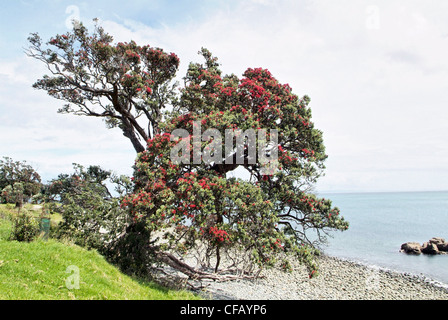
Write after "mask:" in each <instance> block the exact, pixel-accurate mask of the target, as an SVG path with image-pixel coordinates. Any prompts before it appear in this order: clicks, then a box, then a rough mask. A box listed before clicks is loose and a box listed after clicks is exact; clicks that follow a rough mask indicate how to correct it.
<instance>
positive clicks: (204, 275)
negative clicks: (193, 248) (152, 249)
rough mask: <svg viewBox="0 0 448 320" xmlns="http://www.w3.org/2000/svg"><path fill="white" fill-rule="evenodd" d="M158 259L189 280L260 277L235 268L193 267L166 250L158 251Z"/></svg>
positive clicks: (258, 273) (229, 279)
mask: <svg viewBox="0 0 448 320" xmlns="http://www.w3.org/2000/svg"><path fill="white" fill-rule="evenodd" d="M157 258H158V259H159V261H161V262H163V263H165V264H166V265H168V266H170V267H172V268H173V269H175V270H177V271H179V272H181V273H183V274H185V275H186V276H188V278H189V279H191V280H214V281H232V280H239V279H256V278H260V272H257V273H256V274H247V273H245V272H237V271H236V270H231V269H225V270H222V271H220V272H207V271H203V270H199V269H196V268H193V267H192V266H190V265H189V264H187V263H185V262H184V261H182V260H180V259H179V258H177V257H176V256H174V255H173V254H171V253H168V252H158V253H157ZM229 271H234V273H233V274H223V273H224V272H229Z"/></svg>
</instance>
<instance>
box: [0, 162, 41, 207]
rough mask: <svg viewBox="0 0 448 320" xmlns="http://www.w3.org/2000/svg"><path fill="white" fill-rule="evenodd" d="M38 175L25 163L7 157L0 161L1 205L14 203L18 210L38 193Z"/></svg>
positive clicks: (39, 182) (39, 181)
mask: <svg viewBox="0 0 448 320" xmlns="http://www.w3.org/2000/svg"><path fill="white" fill-rule="evenodd" d="M41 187H42V183H41V178H40V175H39V174H38V173H37V172H36V171H35V170H34V169H33V167H31V166H30V165H28V164H26V162H25V161H14V160H12V159H11V158H9V157H3V160H0V190H1V199H2V202H3V203H15V204H16V207H18V208H20V207H21V206H22V205H23V203H24V202H27V201H29V200H30V199H31V197H32V196H33V195H36V194H38V193H39V192H40V189H41Z"/></svg>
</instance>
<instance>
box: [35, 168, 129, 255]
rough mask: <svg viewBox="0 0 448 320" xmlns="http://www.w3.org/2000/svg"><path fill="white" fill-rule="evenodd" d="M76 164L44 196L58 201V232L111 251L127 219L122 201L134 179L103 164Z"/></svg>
mask: <svg viewBox="0 0 448 320" xmlns="http://www.w3.org/2000/svg"><path fill="white" fill-rule="evenodd" d="M73 166H74V173H72V174H60V175H59V176H58V178H57V179H53V180H51V181H50V182H49V184H48V185H46V186H45V188H44V191H43V196H42V199H43V200H44V201H45V202H46V203H47V205H48V204H52V203H54V204H56V205H54V206H52V210H53V211H54V212H59V213H60V214H61V215H62V221H61V222H60V223H59V224H58V227H57V229H56V236H57V237H59V238H69V239H71V240H72V241H74V242H75V243H76V244H78V245H81V246H83V247H86V248H95V249H97V250H99V251H100V252H101V253H103V254H108V253H109V247H110V245H111V243H113V241H114V239H115V238H117V237H118V235H119V234H120V233H122V232H123V230H124V229H125V225H126V223H127V215H126V213H125V212H124V211H123V210H121V209H120V201H121V199H122V197H123V194H124V193H126V192H128V191H129V188H130V184H131V181H130V179H129V178H127V177H125V176H116V175H114V174H112V173H111V172H110V171H106V170H104V169H102V168H101V167H99V166H89V167H87V168H85V167H83V166H81V165H79V164H74V165H73ZM110 187H115V190H109V188H110Z"/></svg>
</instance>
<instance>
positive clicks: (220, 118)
mask: <svg viewBox="0 0 448 320" xmlns="http://www.w3.org/2000/svg"><path fill="white" fill-rule="evenodd" d="M200 53H201V54H202V55H203V57H204V58H205V62H206V63H205V65H201V64H191V65H190V67H189V70H188V73H187V76H186V78H185V79H186V87H185V88H184V89H183V90H182V95H181V97H180V102H179V104H178V105H177V106H176V107H177V108H176V109H175V110H174V111H173V112H172V114H171V117H170V118H169V119H168V120H167V121H166V122H165V123H163V124H162V125H161V126H160V127H161V128H162V129H163V131H164V133H161V134H159V135H156V136H155V137H154V138H153V139H150V140H149V141H148V147H147V150H146V151H145V152H142V153H139V154H138V158H137V161H136V165H135V173H134V179H135V180H134V182H135V189H134V192H133V194H131V195H128V196H127V197H126V198H125V200H124V201H123V205H124V206H126V207H128V208H129V209H130V212H131V214H132V216H133V219H134V221H136V222H138V223H142V222H144V223H145V224H146V225H147V228H149V229H150V230H152V231H154V232H155V231H157V232H163V233H164V237H165V238H167V239H168V240H169V241H167V242H166V243H165V245H164V246H162V249H163V250H167V251H173V250H174V251H179V250H183V251H185V250H193V249H197V248H198V241H196V240H200V243H201V244H206V246H207V250H206V251H207V255H211V254H212V253H213V254H215V256H216V265H215V272H216V271H218V267H219V263H220V253H221V252H222V251H223V250H224V251H225V252H226V253H227V254H229V253H230V252H231V250H229V248H236V249H238V250H236V251H235V252H237V253H236V254H235V255H234V256H233V257H232V261H237V260H238V257H241V252H246V255H247V257H248V258H249V260H250V261H251V262H253V263H255V264H256V265H259V266H263V265H265V266H266V265H268V266H269V265H273V264H274V263H275V262H276V257H278V256H279V255H283V254H285V253H288V254H293V255H295V256H296V257H298V258H299V259H300V260H301V261H303V262H304V263H306V264H307V265H308V267H309V270H310V274H311V275H314V274H316V267H317V266H316V265H315V264H314V261H313V256H314V255H315V254H317V251H316V245H317V244H318V243H320V241H323V240H324V238H323V235H324V234H325V233H326V232H328V231H329V230H345V229H346V228H347V227H348V223H347V222H346V221H345V220H344V219H343V217H341V216H340V215H339V209H338V208H333V207H332V205H331V201H330V200H328V199H318V198H317V197H316V196H315V195H313V194H311V193H308V192H307V191H308V190H309V189H310V188H311V187H312V185H313V183H314V182H315V181H316V180H317V178H318V177H319V176H320V175H321V173H322V170H323V169H324V168H325V167H324V164H323V162H324V160H325V159H326V158H327V155H326V154H325V148H324V145H323V139H322V132H320V131H319V130H317V129H315V128H314V124H313V123H312V122H311V110H310V108H309V107H308V104H309V102H310V99H309V98H308V97H306V96H305V97H303V98H301V99H299V98H298V97H297V96H296V95H294V94H293V93H292V92H291V88H290V87H289V86H288V85H282V84H280V83H279V82H278V81H277V80H276V79H275V78H274V77H273V76H272V75H271V73H270V72H269V71H268V70H265V69H248V70H247V71H246V72H245V73H244V75H243V78H242V79H238V77H236V76H235V75H229V76H221V71H220V70H219V68H218V63H217V59H216V58H215V57H213V56H212V55H211V53H210V52H209V51H208V50H206V49H203V50H202V51H201V52H200ZM195 125H196V126H198V125H200V126H201V129H202V131H205V130H207V129H210V128H213V129H217V130H218V131H220V132H224V131H225V129H228V128H233V129H234V133H235V140H237V139H238V137H239V135H243V134H244V132H246V130H249V129H260V128H265V129H266V130H277V131H278V132H279V137H278V144H277V145H276V146H275V148H278V170H277V171H275V172H273V173H272V174H269V175H267V174H264V173H263V167H262V166H261V165H260V162H259V161H255V162H251V161H249V160H250V159H249V155H248V153H247V152H246V153H245V154H244V156H243V157H244V159H242V161H240V162H237V161H235V155H236V151H235V149H234V148H233V149H232V150H230V152H228V150H226V154H222V153H221V151H220V150H224V149H225V147H226V145H225V143H226V142H225V141H224V139H216V137H214V138H213V139H211V138H210V139H209V137H207V138H206V139H204V136H203V138H202V139H201V140H200V144H201V145H200V150H201V151H202V156H203V157H204V154H205V153H206V152H208V153H209V154H210V153H214V154H216V155H217V157H215V160H220V161H213V162H210V163H207V162H204V161H202V162H201V163H200V164H194V157H195V154H194V147H193V148H192V147H188V146H190V142H191V140H190V139H191V137H192V135H191V133H192V132H194V130H195V127H194V126H195ZM175 129H184V130H187V131H188V133H189V135H188V136H184V137H183V138H182V139H181V140H180V139H176V137H173V135H172V134H170V133H172V132H174V130H175ZM196 129H197V128H196ZM238 130H239V131H238ZM193 140H194V137H193ZM185 141H186V144H187V148H185V149H183V152H187V155H186V156H185V155H183V156H184V160H187V161H184V162H182V163H180V164H179V163H175V162H173V161H172V159H171V157H170V154H171V152H172V150H173V149H174V148H176V146H177V144H178V143H181V142H185ZM240 141H246V142H244V150H247V149H248V148H249V147H250V146H249V142H248V141H247V140H240ZM259 143H260V142H259ZM264 143H265V144H264V145H262V146H263V147H264V149H263V150H266V149H267V147H268V145H267V141H264ZM193 144H194V142H193ZM211 149H213V151H211ZM176 150H177V149H176ZM232 154H233V156H232ZM231 157H233V159H232V160H234V161H229V158H231ZM240 160H241V159H240ZM257 160H259V159H257ZM237 168H239V169H243V171H245V172H246V173H248V175H250V178H249V179H248V180H243V179H237V178H232V177H231V176H230V173H231V172H232V171H233V170H235V169H237ZM173 229H174V230H176V232H174V233H173V232H172V230H173ZM310 231H315V234H314V236H317V239H316V237H314V238H315V239H316V240H315V241H314V240H310V239H311V238H310V236H309V232H310ZM206 260H208V257H207V258H206ZM246 261H247V260H246ZM283 264H284V265H285V262H283Z"/></svg>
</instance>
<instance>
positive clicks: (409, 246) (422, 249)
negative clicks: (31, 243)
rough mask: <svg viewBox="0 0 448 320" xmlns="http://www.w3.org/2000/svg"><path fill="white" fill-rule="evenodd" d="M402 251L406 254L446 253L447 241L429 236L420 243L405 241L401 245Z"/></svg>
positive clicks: (447, 250)
mask: <svg viewBox="0 0 448 320" xmlns="http://www.w3.org/2000/svg"><path fill="white" fill-rule="evenodd" d="M400 251H402V252H405V253H408V254H421V253H424V254H431V255H434V254H446V253H448V242H446V241H445V239H443V238H437V237H434V238H431V239H430V240H429V241H428V242H424V243H423V244H422V245H420V243H418V242H406V243H403V244H402V245H401V250H400Z"/></svg>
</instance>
